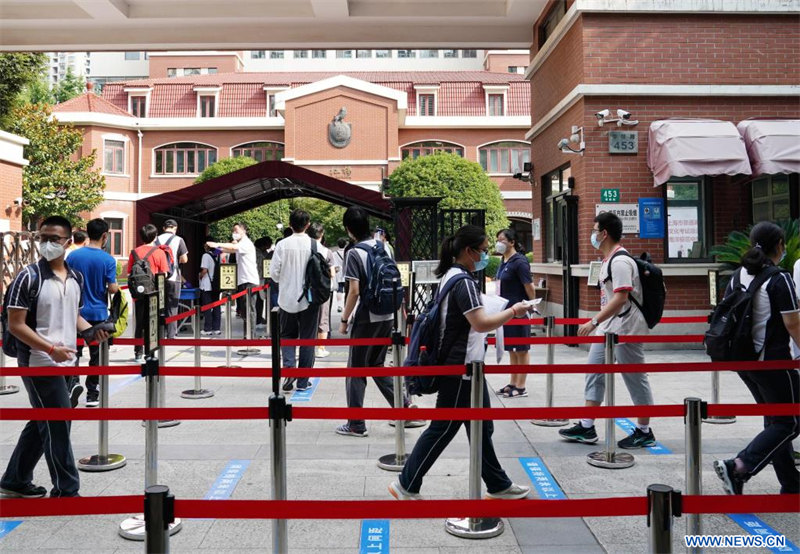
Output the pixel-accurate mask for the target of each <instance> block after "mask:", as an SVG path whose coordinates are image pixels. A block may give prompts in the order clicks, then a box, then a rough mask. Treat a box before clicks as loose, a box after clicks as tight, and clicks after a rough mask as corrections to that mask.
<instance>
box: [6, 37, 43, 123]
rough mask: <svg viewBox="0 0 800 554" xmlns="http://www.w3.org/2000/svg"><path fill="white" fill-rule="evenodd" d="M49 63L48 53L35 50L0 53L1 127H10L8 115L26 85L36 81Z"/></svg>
mask: <svg viewBox="0 0 800 554" xmlns="http://www.w3.org/2000/svg"><path fill="white" fill-rule="evenodd" d="M46 63H47V55H45V54H40V53H34V52H10V53H7V54H0V128H2V129H8V127H9V125H10V121H8V116H9V114H10V113H11V111H12V109H13V108H14V107H15V106H16V105H17V104H18V97H19V94H20V92H21V91H22V89H23V88H25V86H26V85H27V84H29V83H31V82H33V81H36V80H37V79H38V78H39V76H40V75H41V73H42V70H43V69H44V67H45V64H46Z"/></svg>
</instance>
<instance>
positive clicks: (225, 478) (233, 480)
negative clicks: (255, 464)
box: [204, 460, 250, 500]
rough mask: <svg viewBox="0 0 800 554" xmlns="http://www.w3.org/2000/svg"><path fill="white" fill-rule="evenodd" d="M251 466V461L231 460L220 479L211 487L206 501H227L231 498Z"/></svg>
mask: <svg viewBox="0 0 800 554" xmlns="http://www.w3.org/2000/svg"><path fill="white" fill-rule="evenodd" d="M249 465H250V460H231V461H230V462H228V465H226V466H225V469H223V470H222V473H220V474H219V477H217V480H216V481H214V484H213V485H211V488H210V489H209V491H208V493H206V495H205V497H204V498H205V499H206V500H226V499H228V498H230V496H231V495H232V494H233V489H235V488H236V485H237V484H238V483H239V481H240V480H241V479H242V475H244V472H245V470H246V469H247V467H248V466H249Z"/></svg>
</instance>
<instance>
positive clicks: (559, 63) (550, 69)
mask: <svg viewBox="0 0 800 554" xmlns="http://www.w3.org/2000/svg"><path fill="white" fill-rule="evenodd" d="M582 36H583V22H582V20H581V19H578V20H577V21H575V23H574V24H573V25H572V27H571V28H570V30H569V31H567V33H566V35H564V38H562V39H561V42H559V44H558V46H557V47H556V49H555V50H554V51H553V52H551V54H550V55H549V56H548V58H547V59H546V60H545V61H544V63H543V64H542V65H541V66H540V67H539V69H537V70H536V72H535V73H534V74H533V77H532V78H531V120H532V121H533V122H534V123H536V122H537V121H539V120H540V119H541V118H542V117H543V116H544V115H545V114H546V113H547V112H548V111H550V109H551V108H552V107H553V106H555V105H556V104H558V103H559V102H560V101H561V99H562V98H564V96H566V94H567V93H568V92H569V91H571V90H572V89H573V88H575V87H576V86H577V85H578V84H580V83H582V82H584V76H583V71H584V70H583V65H584V63H585V62H584V46H583V38H582ZM588 55H590V54H589V53H587V56H588Z"/></svg>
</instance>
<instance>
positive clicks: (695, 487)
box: [683, 398, 708, 554]
mask: <svg viewBox="0 0 800 554" xmlns="http://www.w3.org/2000/svg"><path fill="white" fill-rule="evenodd" d="M683 405H684V407H685V415H684V418H683V424H684V428H685V436H686V494H690V495H700V494H703V481H702V472H701V471H700V466H701V463H702V428H703V426H702V421H703V416H704V415H705V413H706V412H707V410H708V406H707V404H706V403H705V402H703V401H702V400H700V399H699V398H685V399H684V400H683ZM700 518H701V516H700V514H687V516H686V534H687V535H702V534H703V523H702V520H701V519H700ZM688 550H689V552H690V553H693V554H694V553H698V552H700V549H699V548H696V547H693V548H689V549H688Z"/></svg>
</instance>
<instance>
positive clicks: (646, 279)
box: [607, 251, 667, 329]
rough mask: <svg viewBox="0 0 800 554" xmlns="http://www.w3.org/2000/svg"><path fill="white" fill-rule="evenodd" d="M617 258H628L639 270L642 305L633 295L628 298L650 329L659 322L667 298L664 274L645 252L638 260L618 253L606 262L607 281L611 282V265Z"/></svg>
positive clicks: (627, 254) (623, 253)
mask: <svg viewBox="0 0 800 554" xmlns="http://www.w3.org/2000/svg"><path fill="white" fill-rule="evenodd" d="M617 256H628V257H629V258H632V259H633V261H634V262H636V269H638V270H639V282H640V283H641V284H642V303H641V304H640V303H639V301H638V300H636V298H634V296H633V294H629V295H628V298H629V299H630V301H631V302H632V303H633V304H634V305H635V306H636V307H637V308H639V311H641V312H642V315H643V316H644V320H645V321H646V322H647V327H648V328H649V329H652V328H653V327H655V326H656V325H658V322H659V321H661V316H662V315H663V314H664V302H665V301H666V298H667V287H666V286H665V285H664V273H663V272H662V271H661V268H660V267H658V266H657V265H656V264H654V263H653V261H652V260H651V258H650V254H648V253H647V252H643V253H642V255H641V256H639V257H638V258H634V257H633V256H631V255H630V254H629V253H628V252H625V251H619V252H617V253H616V254H614V255H613V256H611V259H610V260H608V279H607V280H608V281H611V275H612V274H611V264H612V262H613V261H614V258H616V257H617ZM612 284H613V281H612ZM626 313H627V312H626ZM622 315H625V314H622ZM620 317H621V316H620Z"/></svg>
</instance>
